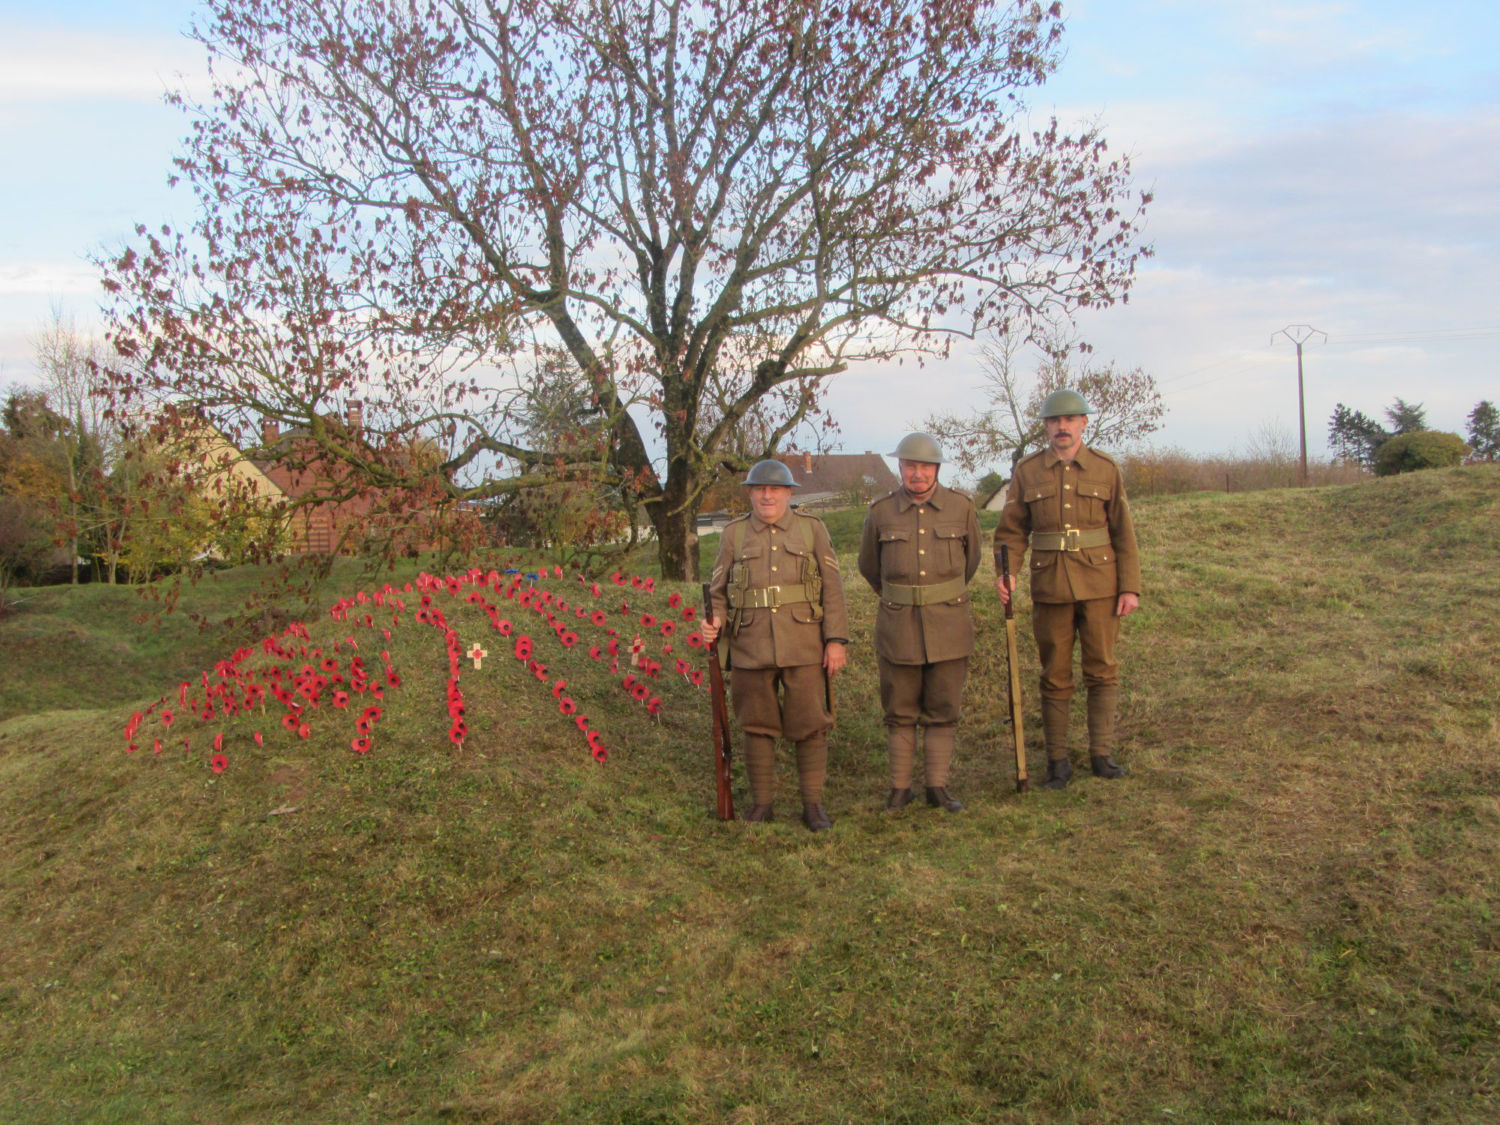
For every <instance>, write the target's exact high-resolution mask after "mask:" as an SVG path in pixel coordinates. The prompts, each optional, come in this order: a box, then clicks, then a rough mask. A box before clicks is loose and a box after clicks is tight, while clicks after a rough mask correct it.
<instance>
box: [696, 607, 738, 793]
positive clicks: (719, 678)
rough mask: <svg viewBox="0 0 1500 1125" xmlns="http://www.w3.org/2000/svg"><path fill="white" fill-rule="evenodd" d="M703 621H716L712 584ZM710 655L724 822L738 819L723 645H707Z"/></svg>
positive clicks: (717, 778) (716, 773)
mask: <svg viewBox="0 0 1500 1125" xmlns="http://www.w3.org/2000/svg"><path fill="white" fill-rule="evenodd" d="M703 617H704V620H705V621H712V620H713V619H714V606H713V598H712V597H711V596H710V595H709V590H708V583H707V582H705V583H703ZM704 651H705V652H706V653H707V654H708V683H709V694H710V695H711V696H712V697H713V714H714V784H715V787H716V789H717V794H716V798H717V805H718V814H719V819H720V820H733V819H734V793H733V792H732V791H731V790H730V788H729V758H730V755H731V753H732V750H733V746H732V744H731V743H730V740H729V710H728V708H727V707H725V705H724V671H723V669H722V668H721V667H720V665H719V642H718V640H717V639H716V640H715V641H714V643H713V644H711V645H705V646H704Z"/></svg>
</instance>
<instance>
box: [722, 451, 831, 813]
mask: <svg viewBox="0 0 1500 1125" xmlns="http://www.w3.org/2000/svg"><path fill="white" fill-rule="evenodd" d="M745 485H746V487H748V488H749V490H750V509H751V510H750V514H749V515H747V516H741V517H740V518H739V519H737V520H734V521H732V522H731V523H730V524H729V525H728V526H727V527H725V528H724V534H723V536H722V537H721V538H720V540H719V556H718V558H717V559H716V560H715V561H714V573H713V579H712V580H711V582H710V583H709V598H710V601H711V603H712V606H713V620H711V621H707V622H704V624H703V636H704V638H705V639H706V640H707V641H708V642H709V643H712V642H713V641H714V640H715V638H717V637H718V635H719V632H720V631H721V630H723V629H724V628H725V622H726V621H727V622H728V630H727V631H728V636H729V664H730V681H729V682H730V692H731V694H732V695H733V697H734V716H735V718H736V719H737V720H738V721H739V724H740V729H741V730H742V731H744V732H745V771H746V773H748V774H749V778H750V794H751V809H750V811H749V812H748V813H746V814H745V819H746V820H748V821H753V822H759V821H767V820H770V819H771V814H772V803H773V802H774V800H775V796H776V760H775V750H776V739H777V737H779V736H784V737H785V738H786V739H787V740H788V741H789V742H793V743H795V744H796V747H797V775H798V778H799V781H800V787H801V790H802V823H803V824H805V825H806V826H807V827H808V829H810V830H811V831H813V832H821V831H823V830H824V829H826V828H831V827H832V826H833V820H832V819H831V818H830V817H829V816H828V814H827V813H826V812H824V811H823V782H824V778H825V777H826V775H827V771H828V740H827V735H828V729H829V728H830V727H831V726H833V716H832V715H831V714H829V710H828V706H827V704H828V701H829V692H828V681H829V680H831V679H832V678H833V677H834V676H837V675H838V674H839V672H840V671H841V670H842V669H843V667H844V645H845V644H847V643H848V640H849V624H848V617H847V614H846V612H845V609H844V586H843V583H842V582H841V581H840V579H839V564H838V556H837V554H836V553H835V552H834V549H833V542H832V540H830V539H829V537H828V529H827V528H826V527H824V526H823V521H822V520H820V519H817V518H816V517H814V516H807V515H803V514H802V513H801V512H794V511H791V510H790V507H789V505H790V502H791V496H792V489H794V488H796V487H797V482H796V480H794V479H793V477H792V474H791V470H789V469H788V468H787V467H786V466H785V465H783V464H782V463H781V462H780V461H761V462H759V463H757V464H756V465H754V466H752V467H751V469H750V474H749V476H747V477H746V478H745ZM825 677H827V678H826V679H825ZM778 688H780V697H779V698H778V696H777V689H778Z"/></svg>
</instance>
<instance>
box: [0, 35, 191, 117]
mask: <svg viewBox="0 0 1500 1125" xmlns="http://www.w3.org/2000/svg"><path fill="white" fill-rule="evenodd" d="M203 70H204V64H203V52H202V48H201V47H199V46H198V45H197V44H196V43H192V42H189V41H188V40H186V39H184V38H181V37H176V36H174V37H163V36H147V35H128V34H119V33H110V34H98V33H91V32H89V31H84V30H77V29H74V28H62V27H37V26H28V25H25V24H21V25H11V26H8V27H7V28H6V32H5V38H4V40H3V42H0V104H4V103H14V104H12V107H11V108H12V109H14V108H17V106H21V107H24V106H26V105H31V104H35V103H37V102H40V101H50V100H58V99H67V100H72V99H90V98H110V99H124V100H129V101H158V100H160V99H161V97H162V95H163V93H165V92H166V91H167V90H169V89H177V88H179V87H181V86H182V85H183V84H184V82H186V81H187V80H188V76H196V75H199V74H201V73H202V72H203Z"/></svg>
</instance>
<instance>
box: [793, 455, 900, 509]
mask: <svg viewBox="0 0 1500 1125" xmlns="http://www.w3.org/2000/svg"><path fill="white" fill-rule="evenodd" d="M776 459H777V460H778V461H780V462H781V463H782V464H784V465H785V466H786V467H787V468H788V469H790V470H791V471H792V476H793V477H794V478H795V479H796V481H797V484H798V485H799V486H800V487H799V488H798V489H797V491H796V493H794V494H793V498H792V502H793V503H794V504H796V505H797V506H798V507H805V508H819V507H821V508H831V507H837V506H840V505H856V504H868V503H869V502H870V501H871V500H873V499H875V497H877V496H880V495H883V494H884V493H887V492H889V491H890V490H891V489H893V488H895V487H896V486H897V485H899V484H900V483H901V481H900V479H899V478H898V477H897V476H896V474H895V473H893V472H891V468H890V466H889V465H887V464H886V460H885V458H884V457H882V456H881V455H880V454H878V453H871V452H870V451H869V450H866V451H865V452H864V453H808V452H799V451H792V452H789V453H783V454H780V455H779V456H778V457H777V458H776Z"/></svg>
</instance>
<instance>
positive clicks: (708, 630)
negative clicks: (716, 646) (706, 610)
mask: <svg viewBox="0 0 1500 1125" xmlns="http://www.w3.org/2000/svg"><path fill="white" fill-rule="evenodd" d="M723 627H724V619H723V618H722V617H714V618H708V617H705V618H704V619H703V623H702V624H701V625H700V626H699V629H700V631H701V632H702V633H703V643H704V644H706V645H711V644H713V643H714V642H715V641H716V640H718V639H719V630H720V629H722V628H723Z"/></svg>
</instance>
